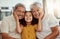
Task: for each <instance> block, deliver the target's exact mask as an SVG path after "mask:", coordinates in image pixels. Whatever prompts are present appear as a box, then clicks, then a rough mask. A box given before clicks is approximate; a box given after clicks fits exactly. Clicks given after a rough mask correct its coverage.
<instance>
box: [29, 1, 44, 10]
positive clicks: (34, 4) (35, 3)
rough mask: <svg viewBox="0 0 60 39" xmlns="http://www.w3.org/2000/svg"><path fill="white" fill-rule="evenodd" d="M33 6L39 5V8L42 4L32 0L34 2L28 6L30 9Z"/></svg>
mask: <svg viewBox="0 0 60 39" xmlns="http://www.w3.org/2000/svg"><path fill="white" fill-rule="evenodd" d="M33 6H36V7H39V8H43V6H42V4H41V3H39V2H34V3H33V4H32V5H31V6H30V8H31V9H32V8H33Z"/></svg>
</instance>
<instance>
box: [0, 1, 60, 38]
mask: <svg viewBox="0 0 60 39" xmlns="http://www.w3.org/2000/svg"><path fill="white" fill-rule="evenodd" d="M34 2H39V3H41V5H42V7H43V9H44V13H45V14H46V15H48V14H49V15H51V16H54V17H55V18H56V19H57V20H58V21H59V26H60V0H0V23H1V22H2V19H3V18H4V17H7V16H9V15H11V14H12V13H11V12H13V7H14V6H15V5H16V4H17V3H22V4H24V5H25V7H26V10H27V11H29V10H30V5H31V4H32V3H34ZM59 30H60V29H59ZM58 38H60V37H58Z"/></svg>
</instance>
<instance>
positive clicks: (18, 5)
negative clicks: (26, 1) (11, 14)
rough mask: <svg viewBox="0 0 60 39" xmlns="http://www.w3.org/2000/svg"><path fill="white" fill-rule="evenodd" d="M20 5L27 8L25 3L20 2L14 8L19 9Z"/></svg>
mask: <svg viewBox="0 0 60 39" xmlns="http://www.w3.org/2000/svg"><path fill="white" fill-rule="evenodd" d="M18 7H24V8H25V6H24V5H23V4H21V3H18V4H16V5H15V7H14V10H15V9H17V8H18Z"/></svg>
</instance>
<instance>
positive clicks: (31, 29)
mask: <svg viewBox="0 0 60 39" xmlns="http://www.w3.org/2000/svg"><path fill="white" fill-rule="evenodd" d="M35 30H36V29H35V26H34V25H27V26H26V27H24V28H23V31H22V34H21V36H22V39H36V31H35Z"/></svg>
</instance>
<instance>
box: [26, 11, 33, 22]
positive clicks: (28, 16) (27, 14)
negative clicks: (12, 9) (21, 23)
mask: <svg viewBox="0 0 60 39" xmlns="http://www.w3.org/2000/svg"><path fill="white" fill-rule="evenodd" d="M32 19H33V17H32V13H31V12H26V14H25V21H26V22H31V21H32Z"/></svg>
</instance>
